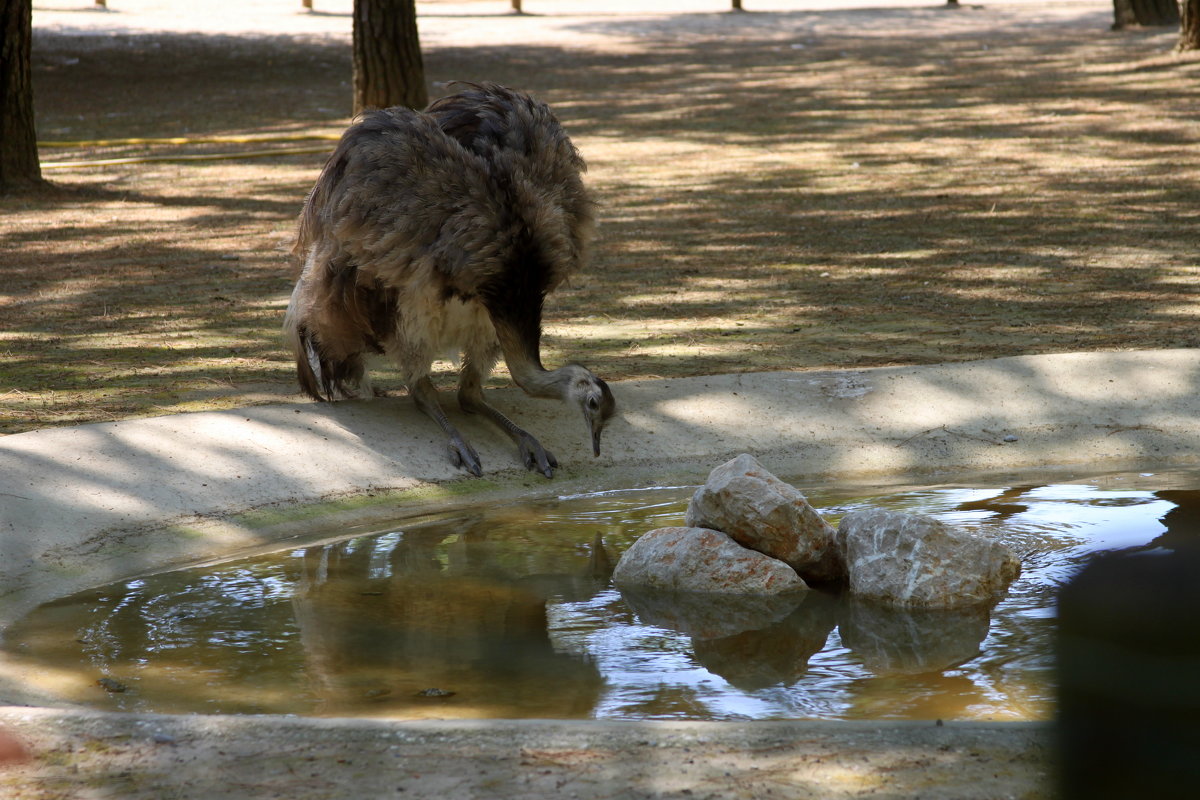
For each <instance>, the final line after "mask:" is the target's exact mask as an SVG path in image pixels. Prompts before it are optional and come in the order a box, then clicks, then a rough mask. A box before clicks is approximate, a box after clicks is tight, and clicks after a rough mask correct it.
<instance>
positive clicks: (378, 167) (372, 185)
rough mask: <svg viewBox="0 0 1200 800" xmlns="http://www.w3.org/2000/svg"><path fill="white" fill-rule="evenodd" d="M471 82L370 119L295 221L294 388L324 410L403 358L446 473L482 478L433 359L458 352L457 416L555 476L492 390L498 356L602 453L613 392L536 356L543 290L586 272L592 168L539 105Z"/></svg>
mask: <svg viewBox="0 0 1200 800" xmlns="http://www.w3.org/2000/svg"><path fill="white" fill-rule="evenodd" d="M462 87H463V88H462V89H461V91H459V92H458V93H457V94H453V95H450V96H447V97H443V98H441V99H439V100H436V101H434V102H433V103H431V104H430V105H429V106H428V107H427V108H426V109H425V110H424V111H414V110H411V109H407V108H402V107H396V108H387V109H380V110H371V111H367V112H365V113H364V114H362V115H360V116H359V117H358V118H357V119H356V120H355V122H354V123H353V124H352V125H351V126H350V127H349V128H348V129H347V130H346V132H345V133H344V134H343V135H342V137H341V140H340V141H339V143H338V145H337V147H336V149H335V150H334V152H333V154H332V155H331V156H330V157H329V160H328V161H327V162H326V164H325V166H324V168H323V169H322V171H321V173H320V175H319V177H318V178H317V181H316V184H315V185H314V186H313V189H312V191H311V192H310V193H309V195H308V198H307V199H306V201H305V203H304V208H303V210H302V211H301V214H300V219H299V222H298V226H297V234H296V241H295V246H294V247H293V250H292V252H293V256H294V257H295V260H296V261H297V262H298V264H299V266H300V269H301V272H300V277H299V280H298V281H297V282H296V286H295V289H294V290H293V292H292V297H291V302H290V303H289V305H288V310H287V315H286V318H285V323H284V329H285V332H286V334H287V337H288V340H289V342H290V344H291V346H292V349H293V350H294V352H295V356H296V368H297V375H298V378H299V383H300V387H301V388H302V389H303V390H304V391H305V392H306V393H307V394H308V395H310V396H312V397H313V398H315V399H317V400H328V401H332V400H338V399H342V398H349V397H358V396H370V395H371V394H372V389H371V386H370V381H369V377H368V375H367V366H368V360H369V359H370V358H371V357H372V356H379V355H383V356H388V357H390V358H392V359H394V360H395V362H396V363H397V364H398V366H399V368H400V371H401V374H402V378H403V381H404V383H405V385H406V387H407V389H408V392H409V394H410V395H411V396H412V397H413V399H414V400H415V401H416V404H417V407H418V408H420V409H421V411H423V412H424V413H425V414H427V415H428V416H429V417H431V418H432V419H433V420H434V421H435V422H436V423H437V424H438V425H439V426H440V427H441V429H442V430H443V431H444V432H445V434H446V436H447V438H448V442H449V449H450V459H451V461H452V462H453V464H454V465H455V466H458V467H461V468H464V469H466V470H467V471H468V472H470V473H471V474H473V475H476V476H479V475H482V474H483V473H482V466H481V464H480V460H479V455H478V453H476V451H475V449H474V448H473V447H472V446H471V445H470V444H468V443H467V441H466V440H465V439H464V438H463V436H462V434H461V433H459V431H458V429H457V428H456V427H455V426H454V425H453V424H452V423H451V422H450V420H449V419H448V418H447V416H446V413H445V412H444V410H443V409H442V406H441V404H440V403H439V401H438V390H437V388H436V387H435V386H434V383H433V381H432V380H431V377H430V375H431V373H432V370H433V363H434V362H435V361H436V360H438V359H439V358H442V357H450V358H454V357H456V356H457V357H461V365H460V367H459V383H458V402H459V405H460V407H461V408H462V409H463V410H464V411H466V412H469V413H474V414H478V415H480V416H481V417H483V418H484V419H487V420H489V421H490V422H491V423H493V424H494V425H496V426H497V427H498V428H499V429H500V430H501V431H503V432H504V433H505V434H506V435H507V436H509V437H510V438H511V439H512V441H513V442H514V443H515V444H516V446H517V450H518V452H519V454H520V457H521V458H522V460H523V462H524V464H525V467H526V468H528V469H536V470H537V471H539V472H541V473H542V474H544V475H545V476H546V477H548V478H549V477H553V475H554V470H555V469H556V468H557V467H558V461H557V459H556V458H555V457H554V454H553V453H551V452H550V451H548V450H547V449H546V448H545V447H543V446H542V444H541V443H540V442H539V441H538V440H537V439H536V438H534V437H533V436H532V435H531V434H529V433H528V432H526V431H525V430H524V429H522V428H521V427H519V426H518V425H517V424H516V423H514V422H513V421H512V420H510V419H509V418H508V417H506V416H505V415H504V414H503V413H501V412H500V411H499V410H497V409H496V408H494V407H493V406H492V405H490V404H489V403H488V402H487V400H486V399H485V398H484V391H483V384H484V382H485V381H486V379H487V377H488V376H489V375H490V373H491V371H492V369H493V368H494V367H495V366H496V364H497V362H498V361H499V358H500V356H501V354H503V356H504V361H505V363H506V364H507V366H508V370H509V373H510V374H511V375H512V378H513V380H514V381H515V382H516V383H517V385H518V386H520V387H521V388H522V389H523V390H524V391H525V392H526V394H529V395H531V396H533V397H545V398H558V399H561V400H562V401H563V402H565V403H566V404H568V405H573V406H576V407H578V408H579V409H580V411H581V412H582V413H583V418H584V421H585V422H586V425H587V430H588V435H589V436H590V438H591V443H592V451H593V454H594V455H596V456H599V455H600V435H601V432H602V431H603V430H604V425H605V423H606V422H607V421H608V419H609V418H610V417H611V416H612V415H613V413H614V411H615V409H616V403H615V401H614V399H613V395H612V392H611V391H610V390H609V388H608V385H607V384H606V383H605V382H604V381H603V380H601V379H600V378H598V377H597V376H595V375H593V374H592V373H591V372H590V371H589V370H588V369H586V368H585V367H583V366H580V365H578V364H567V365H565V366H562V367H559V368H558V369H553V370H548V369H546V368H545V367H543V366H542V361H541V335H542V311H543V305H544V301H545V299H546V296H547V295H548V294H549V293H550V292H552V291H553V290H554V289H555V288H557V287H558V286H559V285H561V284H562V283H563V281H564V280H566V278H567V277H568V276H569V275H571V274H572V273H573V272H574V271H575V270H577V269H578V268H579V267H580V266H581V264H582V262H583V261H584V259H585V256H586V253H587V248H588V244H589V241H590V239H591V235H592V228H593V216H594V215H593V208H594V205H593V202H592V200H591V198H590V196H589V194H588V192H587V190H586V189H585V187H584V184H583V179H582V173H583V172H584V170H585V169H586V167H585V164H584V162H583V159H582V158H581V157H580V155H579V152H578V150H576V148H575V146H574V144H573V143H572V142H571V140H570V138H569V137H568V136H567V134H566V132H565V131H564V130H563V128H562V126H561V125H560V124H559V122H558V120H557V118H556V117H555V116H554V114H553V113H552V112H551V110H550V109H549V107H547V106H546V105H545V104H544V103H541V102H539V101H537V100H535V99H534V98H532V97H530V96H529V95H527V94H524V93H521V92H516V91H513V90H510V89H507V88H504V87H501V86H498V85H495V84H462Z"/></svg>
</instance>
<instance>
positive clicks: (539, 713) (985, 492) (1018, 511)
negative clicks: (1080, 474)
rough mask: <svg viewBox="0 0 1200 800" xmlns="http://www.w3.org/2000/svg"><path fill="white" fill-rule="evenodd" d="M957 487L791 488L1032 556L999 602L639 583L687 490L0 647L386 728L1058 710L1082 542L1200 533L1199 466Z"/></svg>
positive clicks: (151, 704)
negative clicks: (873, 599) (714, 595)
mask: <svg viewBox="0 0 1200 800" xmlns="http://www.w3.org/2000/svg"><path fill="white" fill-rule="evenodd" d="M991 481H993V482H995V483H996V484H998V485H994V486H992V487H991V488H972V487H966V486H962V485H939V486H907V487H905V486H886V487H856V488H838V487H833V488H827V487H808V486H805V485H803V484H798V485H799V487H800V489H801V490H802V491H804V492H805V494H806V495H807V496H808V498H809V500H810V502H812V503H813V504H814V505H815V506H816V507H817V508H818V510H820V511H821V513H822V514H823V515H824V516H825V517H826V518H827V519H828V520H829V521H830V522H832V523H834V524H836V523H837V520H838V519H839V518H840V517H841V516H842V515H843V514H845V513H847V512H849V511H851V510H854V509H858V508H863V507H872V506H873V507H880V506H882V507H887V508H892V509H902V510H908V511H916V512H921V513H925V514H931V515H933V516H935V517H937V518H939V519H941V520H943V521H945V522H947V523H949V524H951V525H955V526H959V527H962V528H966V529H969V530H972V531H974V532H976V533H978V534H980V535H984V536H989V537H994V538H996V539H998V540H1000V541H1003V542H1005V543H1006V544H1008V545H1009V546H1010V547H1012V548H1013V549H1014V550H1015V551H1016V552H1017V553H1018V554H1019V555H1020V556H1021V558H1022V562H1023V572H1022V575H1021V577H1020V578H1019V579H1018V580H1017V581H1016V582H1015V583H1014V584H1013V586H1012V587H1011V590H1010V592H1009V594H1008V596H1007V597H1006V598H1005V599H1004V600H1003V601H1002V602H1001V603H1000V604H999V605H997V606H996V607H995V608H994V609H991V612H990V614H988V613H984V612H978V613H964V614H953V613H924V614H921V613H905V612H899V611H890V610H885V609H880V608H877V607H872V606H866V605H862V604H858V603H855V602H851V601H848V600H846V599H845V598H839V597H836V596H833V595H829V594H825V593H821V592H816V591H814V592H809V593H808V594H807V595H805V596H804V597H803V598H802V599H800V600H795V599H793V600H789V601H786V602H782V603H781V602H775V603H757V604H755V603H740V604H739V603H729V602H722V603H720V604H714V603H710V602H692V603H681V602H672V603H663V602H659V601H655V600H654V599H653V598H633V597H631V598H625V597H623V596H622V595H621V593H620V592H618V591H617V590H615V589H614V588H613V587H612V585H611V583H610V582H609V580H608V575H609V572H610V571H611V567H612V565H613V564H615V562H616V559H617V558H618V557H619V555H620V553H621V552H623V551H624V550H625V549H626V548H627V547H628V546H629V545H630V544H631V543H632V542H633V541H634V540H635V539H636V538H637V537H638V536H640V535H641V534H642V533H645V532H646V531H648V530H650V529H652V528H655V527H660V526H665V525H678V524H682V520H683V514H684V510H685V508H686V505H687V500H688V498H689V497H690V496H691V493H692V491H693V490H694V487H675V488H654V489H636V490H627V491H610V492H603V493H597V494H585V495H578V496H571V497H558V498H553V499H547V500H540V501H534V502H521V503H512V504H504V505H494V506H489V507H481V508H476V509H472V510H467V511H456V512H453V513H444V514H434V515H425V516H421V517H412V518H407V519H404V518H401V519H398V520H397V521H396V522H395V524H393V525H390V526H388V527H387V528H386V529H385V530H382V531H330V532H329V533H328V536H327V537H326V538H325V539H324V540H322V541H317V542H315V543H312V544H308V545H306V546H302V547H291V548H290V549H287V550H284V551H281V552H278V553H274V554H271V555H267V556H259V557H254V558H250V559H244V560H239V561H233V562H227V563H222V564H219V565H215V566H205V567H200V568H195V569H188V570H180V571H176V572H171V573H164V574H160V575H155V576H152V577H148V578H144V579H139V580H133V581H125V582H121V583H117V584H113V585H110V586H106V587H103V588H100V589H96V590H92V591H88V592H84V593H80V594H77V595H74V596H72V597H68V598H64V599H61V600H59V601H56V602H53V603H49V604H47V605H44V606H42V607H40V608H38V609H36V610H35V611H34V612H32V613H31V614H30V615H28V616H27V617H26V618H24V619H23V620H21V621H19V622H18V623H17V624H16V625H14V626H12V627H11V628H10V629H9V630H8V631H6V632H5V638H4V642H3V649H4V650H5V651H6V657H7V658H9V659H10V660H13V661H17V662H20V663H22V664H24V665H26V666H27V667H29V668H30V669H31V671H33V672H36V673H37V674H38V675H39V676H40V679H41V680H42V682H43V683H45V684H46V685H52V686H53V688H54V690H55V691H56V692H58V693H59V694H60V695H62V696H64V697H66V698H67V699H70V700H73V701H75V702H80V703H84V704H86V705H90V706H94V707H97V708H103V709H113V710H116V709H120V710H131V711H132V710H141V711H157V712H164V713H186V712H205V713H285V714H305V715H324V716H372V717H376V716H377V717H394V718H428V717H493V718H494V717H506V718H610V719H630V718H633V719H724V720H730V719H739V720H741V719H798V718H820V719H862V718H871V719H882V718H889V719H934V718H940V719H957V720H967V719H977V720H978V719H987V720H1030V719H1045V718H1047V717H1048V716H1049V715H1050V713H1051V710H1052V709H1051V703H1052V695H1053V686H1052V684H1051V680H1052V663H1051V657H1050V651H1051V641H1052V636H1053V631H1054V625H1055V620H1054V597H1055V592H1056V589H1057V587H1059V586H1060V585H1061V584H1062V583H1063V582H1064V581H1066V580H1067V579H1068V578H1069V577H1070V576H1071V575H1072V574H1073V572H1074V571H1075V570H1077V569H1078V567H1079V566H1080V565H1081V564H1082V563H1083V561H1084V560H1085V559H1086V558H1087V557H1088V555H1089V554H1091V553H1094V552H1096V551H1099V550H1106V549H1117V548H1144V549H1152V548H1158V547H1166V548H1170V547H1171V546H1172V543H1173V542H1175V541H1178V540H1179V539H1181V538H1188V537H1195V536H1197V534H1198V531H1200V523H1198V520H1200V491H1198V490H1196V489H1194V488H1191V487H1194V486H1198V485H1200V475H1195V474H1178V473H1172V474H1169V475H1148V474H1136V473H1127V474H1119V475H1103V476H1092V477H1087V478H1074V477H1069V478H1068V477H1063V476H1061V475H1060V476H1057V477H1056V478H1055V479H1054V480H1053V481H1046V480H1039V479H1036V478H1028V477H1026V478H1022V477H1020V476H1015V477H1014V476H1009V477H1000V478H997V477H996V476H993V477H992V478H991Z"/></svg>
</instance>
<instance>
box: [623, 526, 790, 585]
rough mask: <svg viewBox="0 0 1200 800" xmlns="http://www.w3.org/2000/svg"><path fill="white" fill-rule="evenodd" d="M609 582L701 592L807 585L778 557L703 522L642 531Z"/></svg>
mask: <svg viewBox="0 0 1200 800" xmlns="http://www.w3.org/2000/svg"><path fill="white" fill-rule="evenodd" d="M613 583H615V584H616V585H617V587H618V588H619V589H622V590H624V589H627V588H630V589H634V590H636V589H639V588H647V589H658V590H665V591H672V592H698V593H705V594H750V595H753V594H761V595H769V594H784V593H787V592H797V591H804V590H805V589H807V588H808V585H807V584H806V583H805V582H804V581H803V580H802V579H801V578H800V576H799V575H797V574H796V572H795V571H794V570H793V569H792V568H791V567H789V566H788V565H787V564H784V563H783V562H782V561H777V560H775V559H773V558H770V557H769V556H765V555H763V554H762V553H756V552H754V551H753V550H747V549H745V548H743V547H739V546H738V544H737V543H736V542H734V541H733V539H731V538H729V537H728V536H726V535H725V534H724V533H721V532H719V531H712V530H706V529H704V528H658V529H657V530H653V531H650V532H649V533H646V534H644V535H643V536H642V537H641V538H640V539H638V540H637V541H636V542H634V543H633V546H632V547H630V548H629V549H628V550H626V551H625V554H624V555H622V556H621V560H620V561H619V562H617V568H616V570H615V571H614V572H613Z"/></svg>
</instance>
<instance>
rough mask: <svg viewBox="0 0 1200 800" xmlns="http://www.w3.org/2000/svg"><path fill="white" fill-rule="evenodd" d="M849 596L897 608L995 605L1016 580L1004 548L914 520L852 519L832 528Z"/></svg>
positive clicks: (855, 514) (860, 515)
mask: <svg viewBox="0 0 1200 800" xmlns="http://www.w3.org/2000/svg"><path fill="white" fill-rule="evenodd" d="M838 537H839V539H840V540H841V545H842V555H843V557H844V558H845V562H846V570H847V572H848V573H849V577H850V585H849V588H850V592H851V594H853V595H855V596H857V597H859V598H861V599H867V600H873V601H877V602H881V603H886V604H889V605H894V606H900V607H904V608H962V607H966V606H973V605H988V604H991V603H994V602H995V601H996V600H998V599H999V598H1000V597H1001V596H1002V595H1003V594H1004V592H1005V591H1006V590H1007V589H1008V585H1009V584H1010V583H1012V582H1013V581H1014V580H1015V579H1016V577H1017V576H1018V575H1019V574H1020V573H1021V562H1020V560H1019V559H1018V558H1017V557H1016V555H1014V554H1013V552H1012V551H1011V550H1009V549H1008V548H1007V547H1005V546H1004V545H1002V544H1000V543H999V542H994V541H992V540H990V539H984V538H982V537H979V536H973V535H971V534H968V533H964V532H962V531H955V530H952V529H951V528H948V527H947V526H946V525H944V524H942V523H941V522H939V521H937V520H935V519H933V518H931V517H926V516H923V515H920V514H905V513H901V512H896V511H887V510H884V509H869V510H865V511H852V512H851V513H849V514H847V515H846V516H844V517H843V518H842V522H841V524H840V525H839V526H838Z"/></svg>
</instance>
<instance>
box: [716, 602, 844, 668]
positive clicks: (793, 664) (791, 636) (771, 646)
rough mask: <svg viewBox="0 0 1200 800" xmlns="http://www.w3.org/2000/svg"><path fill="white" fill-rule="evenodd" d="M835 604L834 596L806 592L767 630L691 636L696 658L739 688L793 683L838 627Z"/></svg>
mask: <svg viewBox="0 0 1200 800" xmlns="http://www.w3.org/2000/svg"><path fill="white" fill-rule="evenodd" d="M836 608H837V603H836V601H835V600H834V599H833V598H832V597H830V596H828V595H826V594H824V593H822V592H809V593H808V594H807V595H806V596H805V597H804V602H803V603H801V605H800V607H799V608H797V609H795V610H794V611H793V612H792V613H791V614H789V615H787V616H786V617H785V618H784V619H782V620H780V621H778V622H776V623H774V624H772V625H770V626H768V627H766V628H762V629H760V630H753V631H744V632H742V633H739V634H735V635H733V636H724V637H721V638H719V639H696V640H694V641H693V645H694V647H695V654H696V660H697V661H698V662H699V663H700V664H701V665H703V666H704V668H705V669H707V670H708V671H710V672H712V673H715V674H717V675H720V676H721V677H722V678H724V679H725V680H727V681H729V683H730V684H732V685H733V686H736V687H737V688H739V689H742V690H743V691H753V690H756V689H765V688H767V687H770V686H791V685H793V684H795V683H796V682H797V681H799V680H800V679H801V678H803V677H804V675H805V673H807V672H808V660H809V659H810V658H812V657H813V656H814V655H816V654H817V653H819V652H821V651H822V650H823V649H824V648H825V643H826V642H827V641H828V640H829V634H830V633H831V632H832V631H833V629H834V627H835V626H836V625H837V617H836Z"/></svg>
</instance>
